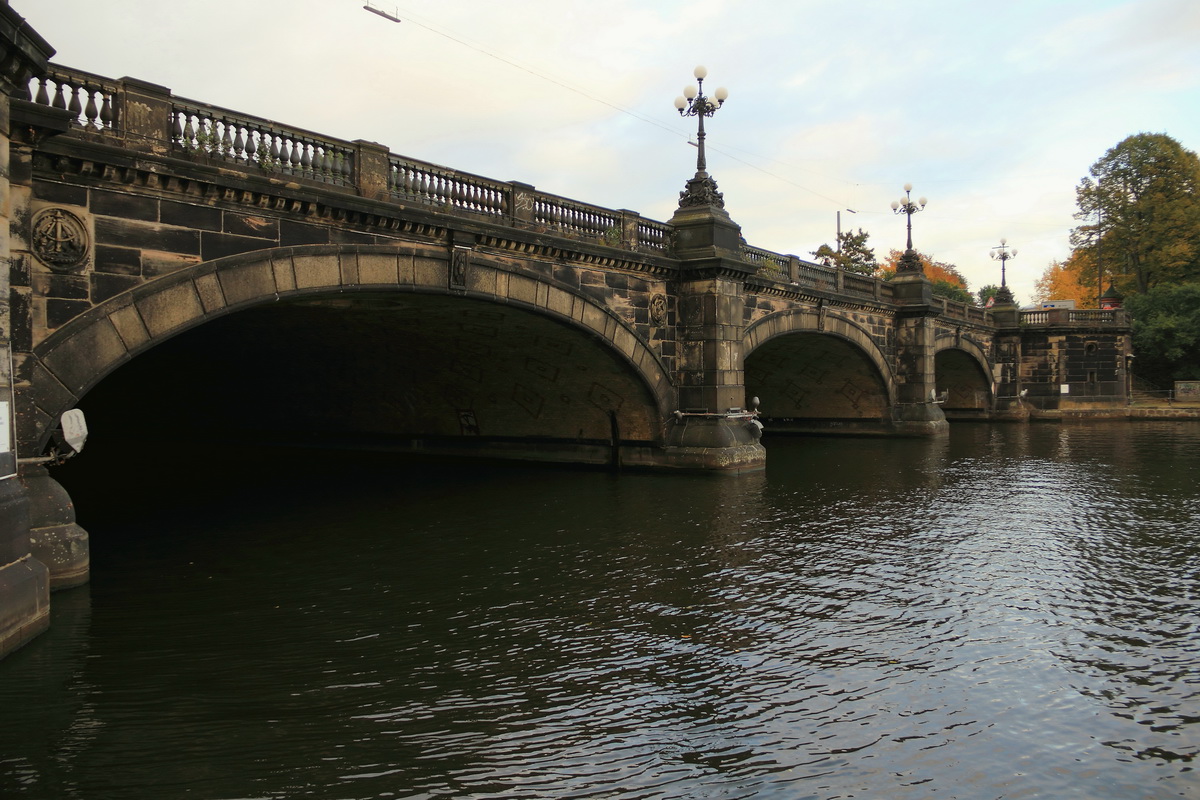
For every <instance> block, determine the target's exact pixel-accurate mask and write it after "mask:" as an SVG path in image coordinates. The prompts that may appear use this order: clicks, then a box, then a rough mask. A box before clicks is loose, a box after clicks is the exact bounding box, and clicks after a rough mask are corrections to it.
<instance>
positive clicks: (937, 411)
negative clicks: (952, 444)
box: [892, 403, 950, 436]
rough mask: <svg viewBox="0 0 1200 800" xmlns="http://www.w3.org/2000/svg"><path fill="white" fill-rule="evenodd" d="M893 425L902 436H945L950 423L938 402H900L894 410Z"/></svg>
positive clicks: (948, 431) (948, 430)
mask: <svg viewBox="0 0 1200 800" xmlns="http://www.w3.org/2000/svg"><path fill="white" fill-rule="evenodd" d="M892 427H893V429H894V430H895V431H896V433H897V434H898V435H900V436H945V435H947V434H949V433H950V423H949V422H947V421H946V415H945V413H943V412H942V407H941V406H939V405H938V404H937V403H900V404H898V405H896V407H895V408H894V409H893V411H892Z"/></svg>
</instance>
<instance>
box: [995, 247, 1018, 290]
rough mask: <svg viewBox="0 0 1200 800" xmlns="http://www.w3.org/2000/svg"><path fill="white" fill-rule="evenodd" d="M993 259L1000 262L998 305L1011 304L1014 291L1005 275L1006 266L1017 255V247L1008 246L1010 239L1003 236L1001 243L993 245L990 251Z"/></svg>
mask: <svg viewBox="0 0 1200 800" xmlns="http://www.w3.org/2000/svg"><path fill="white" fill-rule="evenodd" d="M990 255H991V257H992V259H993V260H995V261H999V262H1000V288H999V289H998V290H997V291H996V303H997V305H999V304H1001V303H1003V304H1004V305H1011V304H1012V302H1013V293H1012V292H1011V291H1010V290H1009V288H1008V279H1007V277H1006V275H1005V267H1006V266H1007V265H1008V260H1009V259H1010V258H1016V257H1017V248H1015V247H1009V246H1008V239H1004V238H1001V239H1000V244H999V245H997V246H996V247H993V248H992V249H991V251H990Z"/></svg>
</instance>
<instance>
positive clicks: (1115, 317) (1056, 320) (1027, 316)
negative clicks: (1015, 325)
mask: <svg viewBox="0 0 1200 800" xmlns="http://www.w3.org/2000/svg"><path fill="white" fill-rule="evenodd" d="M1128 324H1129V312H1127V311H1125V310H1124V309H1107V308H1105V309H1101V308H1081V309H1074V308H1043V309H1037V310H1034V311H1022V312H1021V325H1024V326H1029V327H1033V326H1058V325H1080V326H1094V325H1115V326H1122V325H1128Z"/></svg>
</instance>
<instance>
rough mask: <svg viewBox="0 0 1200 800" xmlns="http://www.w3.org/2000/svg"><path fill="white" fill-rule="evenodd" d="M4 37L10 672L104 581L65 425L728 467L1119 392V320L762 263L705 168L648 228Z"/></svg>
mask: <svg viewBox="0 0 1200 800" xmlns="http://www.w3.org/2000/svg"><path fill="white" fill-rule="evenodd" d="M0 18H2V24H3V26H4V28H3V31H2V35H0V40H2V42H3V46H4V48H5V49H4V60H3V69H4V74H3V88H4V96H3V98H0V134H2V138H0V141H2V142H3V152H2V153H0V158H2V162H3V163H4V164H5V166H6V167H7V170H6V172H5V174H4V176H3V177H2V179H0V189H2V190H3V191H2V194H3V198H4V203H3V208H4V212H5V218H6V228H7V236H3V237H0V241H3V242H4V245H3V246H4V248H5V249H4V251H3V253H2V254H0V255H3V256H4V257H5V259H6V261H7V262H8V269H7V270H4V271H3V272H2V274H0V302H2V305H0V314H2V316H0V347H3V350H4V355H5V357H4V358H2V359H0V364H2V365H3V366H0V405H2V407H3V408H2V412H3V413H2V414H0V417H3V425H4V427H3V436H2V437H0V508H2V509H3V512H4V523H3V524H2V525H0V656H2V655H3V654H4V653H5V652H7V651H8V650H11V649H12V648H14V647H17V646H19V645H20V644H21V643H22V642H23V641H25V640H26V639H27V638H28V637H29V636H32V635H34V634H36V633H37V632H38V631H40V630H42V629H43V628H44V627H45V625H46V624H47V620H48V617H47V612H48V594H47V591H48V589H49V588H59V587H65V586H71V585H75V584H77V583H80V582H82V581H84V580H86V577H87V569H88V555H87V537H86V534H85V533H84V532H83V531H82V529H80V528H79V526H78V525H76V524H75V520H74V512H73V508H72V505H71V502H70V499H69V498H68V497H67V496H66V493H65V492H64V491H63V489H62V487H61V486H59V485H58V484H57V483H56V482H55V481H54V480H53V479H52V478H51V477H50V474H49V472H48V470H47V467H48V466H52V465H53V464H54V463H56V462H57V461H60V460H61V459H62V458H64V457H66V456H68V455H70V454H72V453H73V452H74V450H73V447H72V444H71V443H70V442H69V440H70V439H71V436H70V433H71V431H70V430H68V428H69V427H70V425H68V424H67V423H65V422H64V417H63V415H64V413H65V412H68V411H71V410H72V409H75V408H80V409H83V410H84V411H85V412H86V413H87V422H88V425H89V427H90V428H91V432H92V434H93V436H103V435H104V434H105V432H106V431H118V430H119V431H126V432H130V431H141V432H143V433H145V434H153V433H157V434H158V435H160V436H162V437H163V438H166V437H167V436H168V435H169V436H170V437H172V438H188V437H193V438H203V439H205V440H207V441H214V440H221V441H227V442H229V443H230V447H231V448H235V447H245V446H247V444H248V443H255V444H256V443H263V442H278V443H284V444H292V445H295V444H302V445H311V446H322V447H339V448H347V449H351V448H375V449H389V450H396V451H410V452H420V453H439V454H448V455H456V456H487V457H501V458H512V459H538V460H544V461H559V462H571V463H582V464H593V465H603V466H611V467H622V468H659V469H689V470H706V471H712V472H719V473H730V474H737V473H739V472H743V471H748V470H758V469H762V468H763V467H764V466H765V464H766V458H767V457H766V453H767V451H766V449H765V448H764V447H763V444H762V442H761V435H762V431H763V430H765V431H766V432H767V433H768V438H769V436H770V435H776V434H780V433H789V432H790V433H803V432H814V431H815V432H848V433H856V434H879V435H917V436H938V435H942V434H944V433H945V432H946V428H947V420H948V419H949V420H996V419H1004V420H1026V419H1029V418H1030V417H1031V416H1033V417H1037V416H1062V415H1069V414H1081V413H1093V412H1096V411H1097V410H1099V411H1102V412H1108V413H1111V412H1112V411H1113V410H1114V409H1115V410H1119V409H1121V408H1123V407H1124V406H1125V404H1126V399H1127V396H1128V390H1127V376H1126V366H1127V361H1126V357H1127V356H1128V354H1129V340H1128V333H1129V327H1128V322H1127V320H1126V318H1125V316H1124V312H1122V311H1119V310H1106V311H1100V310H1095V311H1065V310H1053V311H1040V312H1021V311H1020V310H1018V309H1017V307H1016V306H1014V305H1011V304H1008V305H999V306H997V307H994V308H992V309H987V310H985V309H982V308H977V307H974V306H969V305H961V304H957V303H952V302H947V301H945V300H943V299H940V298H935V297H933V296H932V295H931V292H930V282H929V281H928V280H927V279H926V277H925V276H924V275H923V274H921V272H920V268H919V266H918V267H917V268H916V269H909V270H905V271H902V272H901V273H900V274H899V275H898V276H896V277H895V278H894V279H893V280H891V281H886V282H885V281H881V280H878V279H875V278H872V277H868V276H863V275H858V274H852V273H846V272H842V271H839V270H836V269H832V268H828V267H825V266H821V265H818V264H814V263H811V262H808V261H805V260H803V259H800V258H797V257H796V256H792V255H783V254H778V253H773V252H769V251H767V250H763V249H760V248H756V247H752V246H749V245H747V244H746V243H745V240H744V239H743V238H742V235H741V229H740V228H739V226H738V225H737V224H736V223H735V222H734V221H733V219H732V218H731V217H730V215H729V213H728V212H727V211H726V210H725V208H724V203H723V200H722V198H721V195H720V193H719V192H717V191H716V185H715V182H713V181H712V179H711V177H710V176H708V175H707V173H706V172H704V171H703V169H700V170H699V171H698V172H697V174H696V176H695V177H694V178H693V179H692V180H691V181H689V182H688V183H687V188H686V189H685V191H684V192H682V193H681V199H680V205H679V208H678V210H677V211H676V213H675V215H674V216H673V217H672V218H671V219H670V220H668V221H665V222H660V221H655V220H650V219H646V218H643V217H642V216H640V215H639V214H637V213H636V212H633V211H627V210H613V209H606V208H600V207H597V206H593V205H591V204H588V203H586V202H582V201H578V200H571V199H568V198H564V197H559V196H555V195H550V194H547V193H544V192H541V191H538V190H537V189H536V188H535V187H533V186H530V185H526V184H522V183H517V182H503V181H497V180H493V179H490V178H485V177H481V176H477V175H471V174H467V173H463V172H460V171H457V170H454V169H451V168H448V167H443V166H438V165H435V164H430V163H426V162H422V161H419V160H416V159H412V158H408V157H405V156H401V155H397V154H394V153H391V152H390V151H389V150H388V148H387V147H385V146H383V145H380V144H376V143H373V142H368V141H361V140H358V141H343V140H339V139H335V138H331V137H327V136H323V135H321V134H318V133H314V132H310V131H306V130H303V129H300V128H295V127H291V126H287V125H282V124H279V123H276V122H273V121H270V120H266V119H261V118H258V117H254V116H251V115H248V114H244V113H240V112H235V111H230V110H227V109H223V108H220V107H217V106H213V105H209V104H206V103H201V102H197V101H192V100H186V99H184V98H179V97H176V96H174V95H173V94H172V93H171V92H170V91H169V90H168V89H167V88H164V87H161V86H157V85H154V84H151V83H147V82H145V81H141V80H134V79H131V78H122V79H119V80H115V79H110V78H105V77H102V76H98V75H93V74H89V73H86V72H82V71H79V70H75V69H69V68H66V67H62V66H59V65H56V64H53V63H51V62H50V57H51V56H52V55H53V49H52V48H51V47H50V46H49V44H47V43H46V42H44V41H43V40H42V39H41V37H39V36H38V35H37V33H36V32H35V31H32V30H31V29H29V28H28V26H27V25H25V24H24V22H23V20H21V18H20V17H19V16H18V15H16V14H15V13H14V12H13V11H12V10H11V9H10V8H9V6H8V5H7V3H5V4H4V5H2V6H0ZM10 359H11V364H12V368H11V370H9V368H8V365H9V363H10ZM755 398H761V407H760V406H759V404H758V401H757V400H756V399H755ZM47 568H48V570H47Z"/></svg>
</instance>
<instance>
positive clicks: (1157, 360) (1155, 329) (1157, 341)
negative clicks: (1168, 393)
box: [1125, 283, 1200, 386]
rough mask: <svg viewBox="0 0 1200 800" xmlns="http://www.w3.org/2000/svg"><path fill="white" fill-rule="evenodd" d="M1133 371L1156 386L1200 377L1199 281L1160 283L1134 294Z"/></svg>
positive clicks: (1131, 303)
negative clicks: (1134, 353)
mask: <svg viewBox="0 0 1200 800" xmlns="http://www.w3.org/2000/svg"><path fill="white" fill-rule="evenodd" d="M1125 307H1126V308H1127V309H1128V310H1129V313H1130V316H1132V317H1133V349H1134V351H1135V352H1136V354H1137V360H1136V361H1135V362H1134V371H1135V372H1136V373H1137V375H1138V377H1140V378H1144V379H1145V380H1147V381H1150V382H1151V383H1153V384H1155V385H1157V386H1169V385H1171V384H1172V383H1173V382H1174V381H1177V380H1198V379H1200V283H1184V284H1178V285H1174V286H1171V285H1160V286H1156V287H1154V288H1153V289H1151V290H1150V291H1148V292H1144V293H1142V294H1135V295H1131V296H1130V297H1128V298H1127V299H1126V302H1125Z"/></svg>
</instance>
